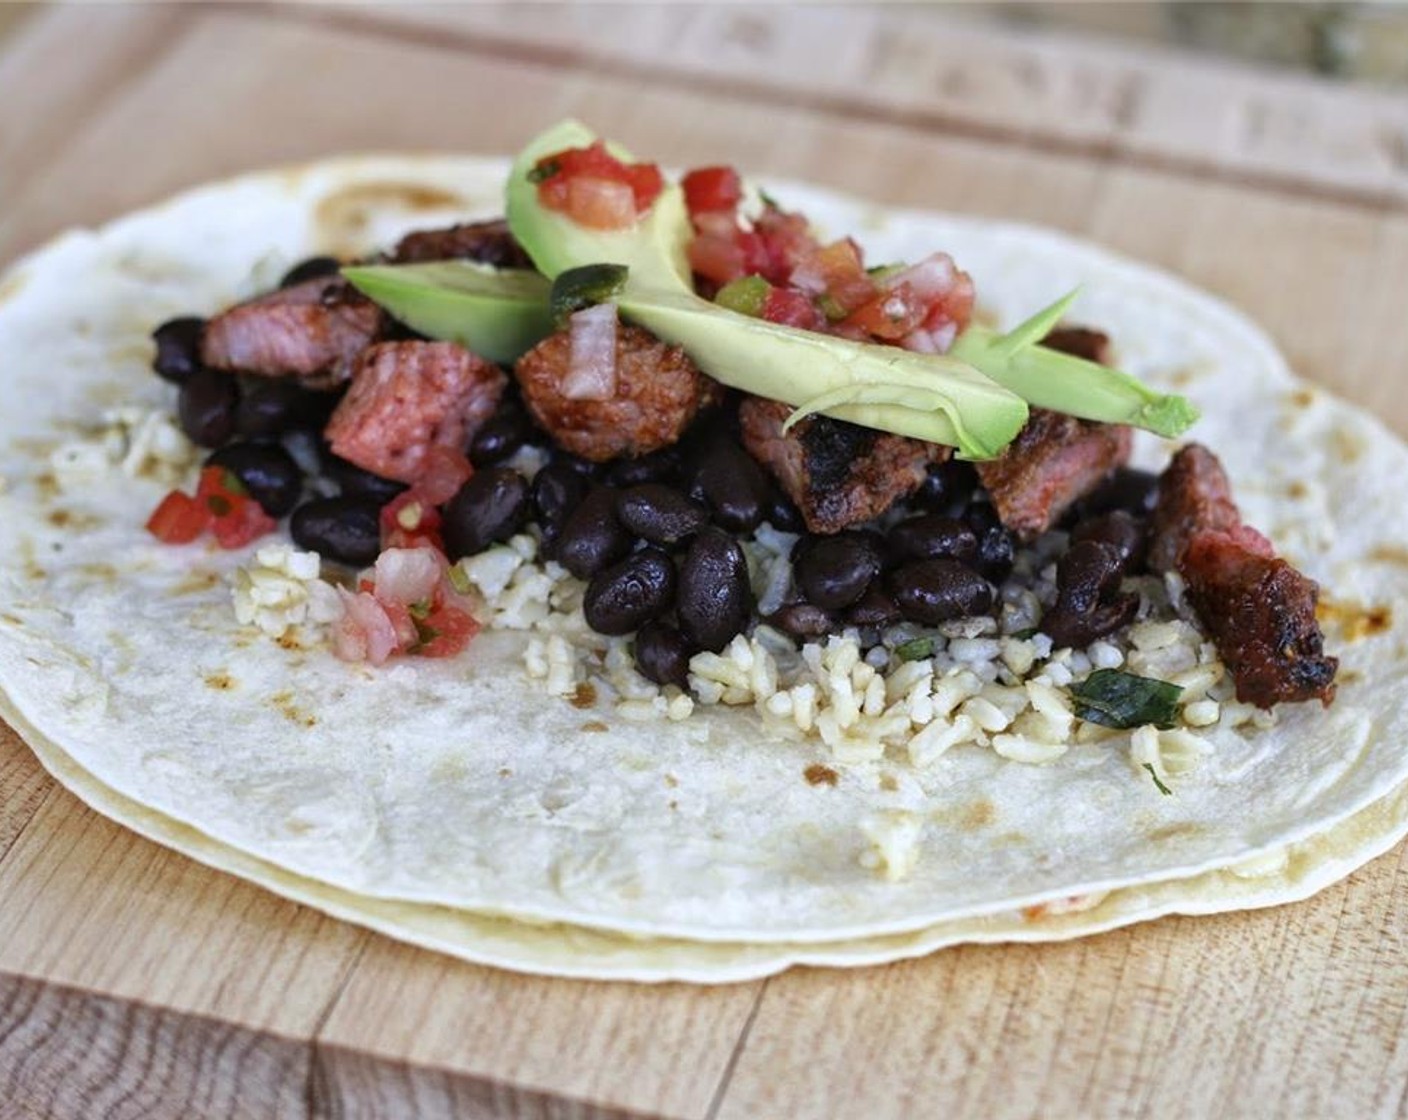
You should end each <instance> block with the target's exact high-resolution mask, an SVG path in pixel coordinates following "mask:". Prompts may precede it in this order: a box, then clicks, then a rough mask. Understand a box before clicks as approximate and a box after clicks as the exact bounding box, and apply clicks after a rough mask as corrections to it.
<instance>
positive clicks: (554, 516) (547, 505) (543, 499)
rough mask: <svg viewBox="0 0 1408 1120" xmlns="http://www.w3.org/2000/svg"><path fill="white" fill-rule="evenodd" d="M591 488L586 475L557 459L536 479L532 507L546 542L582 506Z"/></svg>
mask: <svg viewBox="0 0 1408 1120" xmlns="http://www.w3.org/2000/svg"><path fill="white" fill-rule="evenodd" d="M590 488H591V480H590V479H589V478H587V476H586V475H584V474H582V473H580V472H579V471H577V470H575V469H573V467H572V466H571V465H570V464H568V463H560V462H558V461H557V460H553V461H552V462H551V463H549V464H548V465H547V466H545V467H544V468H543V469H542V470H540V471H539V472H538V473H537V474H535V475H534V476H533V508H534V510H535V511H536V513H537V518H538V524H539V525H540V526H541V527H542V530H543V538H544V539H545V540H552V539H555V538H556V537H557V534H558V531H559V530H560V529H561V528H562V525H563V522H565V521H566V520H567V515H568V514H570V513H571V512H572V511H573V510H574V509H576V508H577V507H578V506H579V505H581V504H582V499H583V498H585V497H586V496H587V491H588V490H589V489H590Z"/></svg>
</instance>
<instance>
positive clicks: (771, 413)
mask: <svg viewBox="0 0 1408 1120" xmlns="http://www.w3.org/2000/svg"><path fill="white" fill-rule="evenodd" d="M791 412H792V406H791V405H788V404H784V403H782V402H781V401H771V400H767V399H765V398H763V397H747V398H745V399H744V400H743V403H742V404H740V405H739V409H738V419H739V424H740V427H741V430H742V437H743V445H744V446H745V447H746V448H747V449H748V452H749V454H751V455H752V456H753V458H755V459H757V460H758V462H760V463H762V464H763V465H764V466H766V467H767V468H768V470H770V471H771V472H772V473H773V475H774V476H775V477H776V478H777V480H778V482H779V483H781V484H782V488H783V490H784V491H786V493H787V496H788V497H789V498H791V499H792V501H793V502H794V503H795V504H796V506H797V508H798V509H799V510H801V512H802V518H803V520H805V521H806V523H807V528H808V529H810V530H811V531H812V532H813V533H837V532H840V531H841V530H842V529H844V528H846V527H847V526H848V525H855V524H858V523H859V522H862V521H869V520H870V519H871V518H873V517H878V516H880V514H882V513H884V512H885V511H886V510H887V509H889V508H890V507H891V506H892V505H894V504H895V503H896V502H897V501H899V500H900V499H902V498H905V497H908V496H909V495H910V494H912V493H913V492H914V491H915V490H916V489H918V487H919V484H920V483H921V482H923V481H924V476H925V474H926V472H927V471H928V468H929V464H930V463H940V462H943V461H944V460H945V459H947V458H948V457H949V455H950V454H951V453H952V449H951V448H948V447H944V446H942V445H940V444H936V443H926V442H924V441H923V440H918V439H910V438H909V437H908V436H898V435H894V434H892V433H890V432H880V431H876V430H875V429H873V428H863V427H860V426H859V425H856V424H848V423H846V422H845V421H844V420H833V419H831V418H830V417H828V416H809V417H807V418H806V419H805V420H803V421H802V422H801V423H799V424H797V425H796V426H795V427H794V428H792V429H791V431H789V432H787V433H786V434H785V435H784V434H783V431H782V424H783V422H784V421H785V420H786V419H787V417H788V416H789V415H790V414H791Z"/></svg>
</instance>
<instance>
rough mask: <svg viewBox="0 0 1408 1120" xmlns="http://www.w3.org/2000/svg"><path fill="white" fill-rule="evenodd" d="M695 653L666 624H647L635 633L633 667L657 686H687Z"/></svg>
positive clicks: (679, 634) (680, 636)
mask: <svg viewBox="0 0 1408 1120" xmlns="http://www.w3.org/2000/svg"><path fill="white" fill-rule="evenodd" d="M693 653H694V650H693V649H692V648H691V647H690V644H689V642H687V641H686V640H685V637H684V635H683V634H681V633H680V632H679V631H678V630H677V629H675V627H673V626H671V625H670V624H669V623H668V622H647V623H646V624H645V625H644V626H642V627H641V628H640V630H639V631H638V632H637V634H636V668H638V669H639V670H640V671H641V674H642V675H643V676H644V677H645V678H646V679H647V680H652V681H654V682H655V683H656V684H675V685H679V687H680V688H686V689H687V688H688V687H689V659H690V657H691V656H692V655H693Z"/></svg>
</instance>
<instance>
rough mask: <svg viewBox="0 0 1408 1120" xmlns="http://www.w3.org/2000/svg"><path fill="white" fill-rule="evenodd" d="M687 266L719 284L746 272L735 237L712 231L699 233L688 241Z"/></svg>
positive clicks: (737, 278) (742, 255) (742, 254)
mask: <svg viewBox="0 0 1408 1120" xmlns="http://www.w3.org/2000/svg"><path fill="white" fill-rule="evenodd" d="M689 267H690V268H691V269H693V271H694V272H695V274H696V275H698V276H701V277H703V278H704V279H705V280H708V281H710V282H712V283H714V284H717V285H719V286H723V285H724V284H727V283H729V282H730V281H732V280H739V279H741V278H742V277H743V276H745V275H746V274H747V273H746V262H745V257H744V253H743V249H742V248H741V247H740V246H739V244H738V241H737V239H736V238H734V237H731V236H730V237H720V236H718V235H717V234H712V233H709V234H699V235H698V236H696V237H695V238H694V240H693V241H691V242H690V243H689Z"/></svg>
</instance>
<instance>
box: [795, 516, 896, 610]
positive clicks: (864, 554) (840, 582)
mask: <svg viewBox="0 0 1408 1120" xmlns="http://www.w3.org/2000/svg"><path fill="white" fill-rule="evenodd" d="M883 559H884V553H883V551H882V549H881V546H880V544H879V542H878V540H877V538H876V537H875V535H874V534H872V533H863V532H856V531H854V530H847V531H845V532H842V533H837V534H836V535H835V536H830V537H810V536H808V537H802V538H801V539H799V540H798V542H797V544H796V545H795V546H794V548H793V550H792V569H793V574H794V575H795V576H796V578H797V585H798V586H799V587H800V588H801V589H802V594H803V595H805V596H806V597H807V600H808V601H809V602H812V603H815V604H816V605H817V606H818V607H825V608H826V609H827V610H840V609H841V608H842V607H849V606H850V605H851V604H852V603H854V602H855V601H856V600H857V599H859V598H860V597H861V596H862V595H864V594H865V589H866V588H867V587H869V586H870V581H871V580H873V579H874V578H875V577H876V576H877V575H879V574H880V569H881V567H882V561H883Z"/></svg>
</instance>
